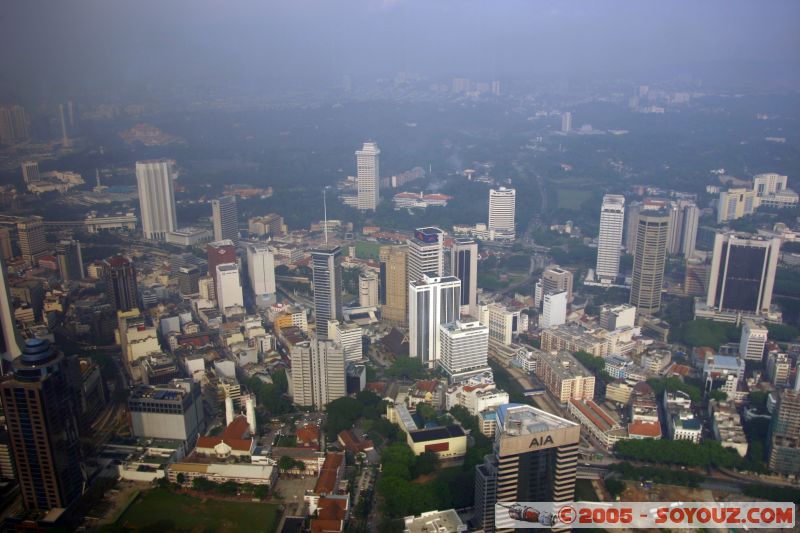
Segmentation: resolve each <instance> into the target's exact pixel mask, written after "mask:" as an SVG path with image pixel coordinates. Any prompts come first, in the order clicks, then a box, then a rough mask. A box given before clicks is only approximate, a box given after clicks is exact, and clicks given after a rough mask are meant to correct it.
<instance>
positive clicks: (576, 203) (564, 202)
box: [556, 189, 592, 211]
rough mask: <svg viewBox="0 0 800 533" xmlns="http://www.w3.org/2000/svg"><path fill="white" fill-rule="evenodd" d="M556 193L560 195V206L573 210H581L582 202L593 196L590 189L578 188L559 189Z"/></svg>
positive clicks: (560, 207)
mask: <svg viewBox="0 0 800 533" xmlns="http://www.w3.org/2000/svg"><path fill="white" fill-rule="evenodd" d="M556 194H557V197H558V208H559V209H570V210H572V211H577V210H579V209H580V208H581V204H583V202H585V201H586V200H588V199H589V198H591V197H592V193H591V192H590V191H585V190H584V191H582V190H578V189H558V190H557V191H556Z"/></svg>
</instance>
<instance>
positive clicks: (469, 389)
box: [464, 383, 494, 392]
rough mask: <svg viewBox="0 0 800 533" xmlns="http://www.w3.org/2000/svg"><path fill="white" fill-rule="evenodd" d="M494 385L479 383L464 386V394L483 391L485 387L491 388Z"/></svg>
mask: <svg viewBox="0 0 800 533" xmlns="http://www.w3.org/2000/svg"><path fill="white" fill-rule="evenodd" d="M493 386H494V383H481V384H480V385H464V392H472V391H474V390H478V389H485V388H486V387H493Z"/></svg>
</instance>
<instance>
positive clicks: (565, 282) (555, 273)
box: [542, 265, 572, 302]
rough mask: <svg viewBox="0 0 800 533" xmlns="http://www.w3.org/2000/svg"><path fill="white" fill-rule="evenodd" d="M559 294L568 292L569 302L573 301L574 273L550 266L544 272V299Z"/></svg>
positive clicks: (556, 266)
mask: <svg viewBox="0 0 800 533" xmlns="http://www.w3.org/2000/svg"><path fill="white" fill-rule="evenodd" d="M557 292H566V293H567V302H571V301H572V272H570V271H569V270H565V269H563V268H561V267H560V266H558V265H550V266H549V267H547V268H545V269H544V272H542V297H544V295H545V294H554V293H557Z"/></svg>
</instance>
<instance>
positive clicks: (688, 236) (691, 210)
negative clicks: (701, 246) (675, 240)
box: [681, 202, 700, 259]
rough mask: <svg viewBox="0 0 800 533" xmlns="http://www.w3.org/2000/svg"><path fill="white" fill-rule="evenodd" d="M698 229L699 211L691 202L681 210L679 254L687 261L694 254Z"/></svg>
mask: <svg viewBox="0 0 800 533" xmlns="http://www.w3.org/2000/svg"><path fill="white" fill-rule="evenodd" d="M699 228H700V209H699V208H698V207H697V205H696V204H694V203H693V202H692V203H688V204H686V205H685V206H684V208H683V226H682V230H683V232H682V235H681V253H682V254H683V257H685V258H687V259H688V258H689V257H691V256H692V254H693V253H694V252H695V248H696V246H697V231H698V229H699Z"/></svg>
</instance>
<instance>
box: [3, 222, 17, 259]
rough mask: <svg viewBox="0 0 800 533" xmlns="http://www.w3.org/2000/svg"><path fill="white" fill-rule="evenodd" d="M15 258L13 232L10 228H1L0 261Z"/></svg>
mask: <svg viewBox="0 0 800 533" xmlns="http://www.w3.org/2000/svg"><path fill="white" fill-rule="evenodd" d="M12 257H14V249H13V248H12V247H11V231H10V230H9V229H8V228H0V259H4V260H6V261H7V260H9V259H11V258H12Z"/></svg>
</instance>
